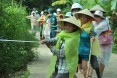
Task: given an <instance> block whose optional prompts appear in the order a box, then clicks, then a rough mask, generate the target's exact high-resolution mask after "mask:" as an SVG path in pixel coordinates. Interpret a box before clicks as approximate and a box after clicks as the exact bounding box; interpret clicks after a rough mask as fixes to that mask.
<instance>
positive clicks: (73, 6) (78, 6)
mask: <svg viewBox="0 0 117 78" xmlns="http://www.w3.org/2000/svg"><path fill="white" fill-rule="evenodd" d="M75 8H79V9H83V7H82V6H81V5H80V4H79V3H74V4H73V5H72V7H71V10H72V9H75Z"/></svg>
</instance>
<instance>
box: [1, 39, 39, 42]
mask: <svg viewBox="0 0 117 78" xmlns="http://www.w3.org/2000/svg"><path fill="white" fill-rule="evenodd" d="M0 41H1V42H24V43H39V41H23V40H7V39H0Z"/></svg>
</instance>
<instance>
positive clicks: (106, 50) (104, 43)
mask: <svg viewBox="0 0 117 78" xmlns="http://www.w3.org/2000/svg"><path fill="white" fill-rule="evenodd" d="M94 16H95V22H94V23H93V24H94V26H95V28H94V31H95V32H96V33H97V36H98V39H99V42H100V46H101V52H102V56H101V57H100V59H99V63H100V72H101V75H102V76H103V72H104V69H105V66H107V65H108V62H109V59H110V56H111V53H112V43H113V39H112V34H111V32H110V31H111V28H110V25H109V23H108V21H107V20H106V19H105V17H104V16H103V12H102V11H99V10H98V11H95V13H94Z"/></svg>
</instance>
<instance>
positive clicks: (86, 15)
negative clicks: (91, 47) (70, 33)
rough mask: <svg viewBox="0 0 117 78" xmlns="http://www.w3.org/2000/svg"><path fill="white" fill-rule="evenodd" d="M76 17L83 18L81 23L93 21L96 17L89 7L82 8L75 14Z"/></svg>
mask: <svg viewBox="0 0 117 78" xmlns="http://www.w3.org/2000/svg"><path fill="white" fill-rule="evenodd" d="M75 17H76V19H80V20H81V24H85V23H86V22H88V21H90V22H91V21H93V20H94V19H95V18H94V16H93V14H91V12H90V11H89V10H88V9H84V10H81V11H79V12H77V13H76V14H75Z"/></svg>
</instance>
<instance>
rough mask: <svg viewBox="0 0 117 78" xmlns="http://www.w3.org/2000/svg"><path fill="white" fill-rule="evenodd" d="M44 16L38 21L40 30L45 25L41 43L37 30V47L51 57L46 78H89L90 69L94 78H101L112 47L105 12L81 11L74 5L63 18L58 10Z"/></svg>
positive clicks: (80, 8) (100, 8) (79, 6)
mask: <svg viewBox="0 0 117 78" xmlns="http://www.w3.org/2000/svg"><path fill="white" fill-rule="evenodd" d="M45 13H46V14H47V18H44V19H43V18H41V17H40V18H39V19H38V21H39V23H40V24H41V23H42V26H43V27H44V24H45V22H46V25H45V28H44V29H45V31H44V32H45V35H44V39H42V38H43V35H42V32H43V31H41V30H40V37H41V43H42V44H46V45H47V47H48V48H49V49H50V50H51V52H52V53H53V56H52V58H51V62H50V67H49V73H48V78H77V76H76V73H77V72H78V73H81V74H83V75H84V78H92V72H93V69H94V70H95V71H96V75H97V78H102V77H103V73H104V69H105V67H106V66H107V65H108V62H109V58H110V56H111V52H112V43H113V39H112V34H111V27H110V25H109V20H108V19H106V18H105V17H104V15H103V14H104V13H105V10H104V9H103V8H102V7H101V6H99V5H95V6H94V7H92V8H91V9H90V10H89V9H83V7H82V6H81V5H80V4H79V3H74V4H73V5H72V6H71V10H70V12H67V13H66V15H63V14H61V9H57V15H56V14H55V13H54V11H53V9H52V8H49V9H48V10H46V11H44V15H46V14H45ZM48 13H49V14H48ZM42 16H43V13H42ZM40 26H41V25H40ZM43 27H41V28H40V29H43Z"/></svg>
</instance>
